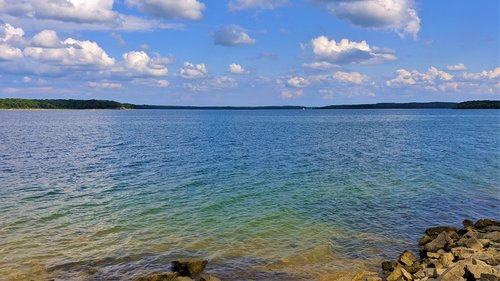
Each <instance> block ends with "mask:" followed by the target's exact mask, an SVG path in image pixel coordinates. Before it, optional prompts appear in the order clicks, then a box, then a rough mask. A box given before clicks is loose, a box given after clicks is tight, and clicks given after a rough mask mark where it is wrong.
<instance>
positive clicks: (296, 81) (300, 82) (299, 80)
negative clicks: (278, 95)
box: [286, 76, 310, 88]
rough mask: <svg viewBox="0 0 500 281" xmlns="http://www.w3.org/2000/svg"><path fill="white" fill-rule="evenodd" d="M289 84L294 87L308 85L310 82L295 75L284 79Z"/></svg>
mask: <svg viewBox="0 0 500 281" xmlns="http://www.w3.org/2000/svg"><path fill="white" fill-rule="evenodd" d="M286 83H287V84H288V85H289V86H292V87H294V88H303V87H307V86H309V84H310V82H309V81H307V79H305V78H304V77H299V76H295V77H292V78H290V79H288V80H287V81H286Z"/></svg>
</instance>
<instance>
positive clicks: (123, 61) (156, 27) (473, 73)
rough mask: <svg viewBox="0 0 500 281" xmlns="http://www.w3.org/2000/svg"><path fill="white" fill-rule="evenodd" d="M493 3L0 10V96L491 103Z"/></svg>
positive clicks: (495, 72) (310, 2) (6, 2)
mask: <svg viewBox="0 0 500 281" xmlns="http://www.w3.org/2000/svg"><path fill="white" fill-rule="evenodd" d="M499 6H500V1H495V0H476V1H470V0H425V1H424V0H0V98H39V99H46V98H54V99H109V100H116V101H120V102H130V103H135V104H158V105H247V106H252V105H304V106H321V105H329V104H358V103H376V102H413V101H418V102H424V101H464V100H477V99H500V67H499V66H500V46H499V45H500V44H499V40H500V30H499V29H500V18H499V17H500V7H499Z"/></svg>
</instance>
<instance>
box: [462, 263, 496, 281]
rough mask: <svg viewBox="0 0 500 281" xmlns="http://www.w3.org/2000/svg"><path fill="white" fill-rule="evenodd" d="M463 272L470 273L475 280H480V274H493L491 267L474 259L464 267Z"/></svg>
mask: <svg viewBox="0 0 500 281" xmlns="http://www.w3.org/2000/svg"><path fill="white" fill-rule="evenodd" d="M465 271H466V272H467V273H470V274H471V275H472V276H474V278H476V279H479V278H481V274H482V273H495V270H494V269H493V267H491V266H490V265H488V264H487V263H485V262H483V261H480V260H476V259H472V261H471V262H470V263H467V265H466V266H465Z"/></svg>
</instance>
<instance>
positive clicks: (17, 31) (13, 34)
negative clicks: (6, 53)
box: [0, 23, 25, 44]
mask: <svg viewBox="0 0 500 281" xmlns="http://www.w3.org/2000/svg"><path fill="white" fill-rule="evenodd" d="M23 36H24V30H23V29H22V28H20V27H14V26H12V25H10V24H8V23H4V24H0V43H9V44H23V43H24V41H25V40H24V38H23Z"/></svg>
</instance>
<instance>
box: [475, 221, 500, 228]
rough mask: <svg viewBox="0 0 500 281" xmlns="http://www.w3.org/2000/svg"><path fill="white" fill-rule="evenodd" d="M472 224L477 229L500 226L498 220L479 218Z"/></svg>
mask: <svg viewBox="0 0 500 281" xmlns="http://www.w3.org/2000/svg"><path fill="white" fill-rule="evenodd" d="M474 226H475V227H476V228H478V229H481V228H485V227H487V226H500V222H498V221H494V220H490V219H481V220H478V221H477V222H476V223H475V224H474Z"/></svg>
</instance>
